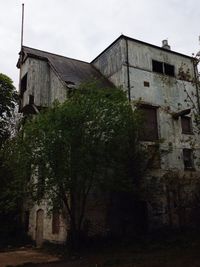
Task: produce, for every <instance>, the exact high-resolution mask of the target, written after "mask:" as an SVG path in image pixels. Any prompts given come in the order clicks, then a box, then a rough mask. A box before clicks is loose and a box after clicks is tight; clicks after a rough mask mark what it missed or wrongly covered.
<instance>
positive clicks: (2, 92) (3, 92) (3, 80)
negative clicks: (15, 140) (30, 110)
mask: <svg viewBox="0 0 200 267" xmlns="http://www.w3.org/2000/svg"><path fill="white" fill-rule="evenodd" d="M17 99H18V95H17V91H16V90H15V87H14V85H13V82H12V80H11V79H10V78H9V77H8V76H6V75H5V74H2V73H0V146H2V144H3V142H5V141H6V139H8V138H9V136H10V119H11V117H12V116H13V113H14V109H15V108H16V105H17Z"/></svg>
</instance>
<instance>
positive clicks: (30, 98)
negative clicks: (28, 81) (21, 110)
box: [29, 95, 34, 105]
mask: <svg viewBox="0 0 200 267" xmlns="http://www.w3.org/2000/svg"><path fill="white" fill-rule="evenodd" d="M33 104H34V95H29V105H33Z"/></svg>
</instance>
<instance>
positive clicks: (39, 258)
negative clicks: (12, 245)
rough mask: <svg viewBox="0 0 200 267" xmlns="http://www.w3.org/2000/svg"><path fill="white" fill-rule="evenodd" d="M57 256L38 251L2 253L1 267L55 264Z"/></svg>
mask: <svg viewBox="0 0 200 267" xmlns="http://www.w3.org/2000/svg"><path fill="white" fill-rule="evenodd" d="M58 260H59V259H58V258H57V257H56V256H52V255H49V254H47V253H44V252H41V251H38V250H37V249H32V248H29V249H19V250H15V251H8V252H0V267H6V266H9V265H10V266H16V265H21V264H24V263H30V262H32V263H42V262H43V263H44V262H46V263H47V262H55V261H58Z"/></svg>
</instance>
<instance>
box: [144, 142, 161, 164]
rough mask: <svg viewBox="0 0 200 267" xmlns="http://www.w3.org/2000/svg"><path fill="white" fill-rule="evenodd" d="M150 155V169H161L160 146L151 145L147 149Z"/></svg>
mask: <svg viewBox="0 0 200 267" xmlns="http://www.w3.org/2000/svg"><path fill="white" fill-rule="evenodd" d="M147 153H148V162H147V165H148V168H150V169H160V151H159V146H157V145H149V146H148V148H147Z"/></svg>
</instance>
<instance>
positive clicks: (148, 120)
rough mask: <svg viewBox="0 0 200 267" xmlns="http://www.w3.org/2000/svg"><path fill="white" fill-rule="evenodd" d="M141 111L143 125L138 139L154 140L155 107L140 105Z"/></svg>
mask: <svg viewBox="0 0 200 267" xmlns="http://www.w3.org/2000/svg"><path fill="white" fill-rule="evenodd" d="M139 110H141V112H142V116H143V120H144V121H143V123H144V127H143V129H142V131H141V133H140V140H142V141H155V140H158V125H157V109H156V108H155V107H152V106H145V105H144V106H140V107H139Z"/></svg>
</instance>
